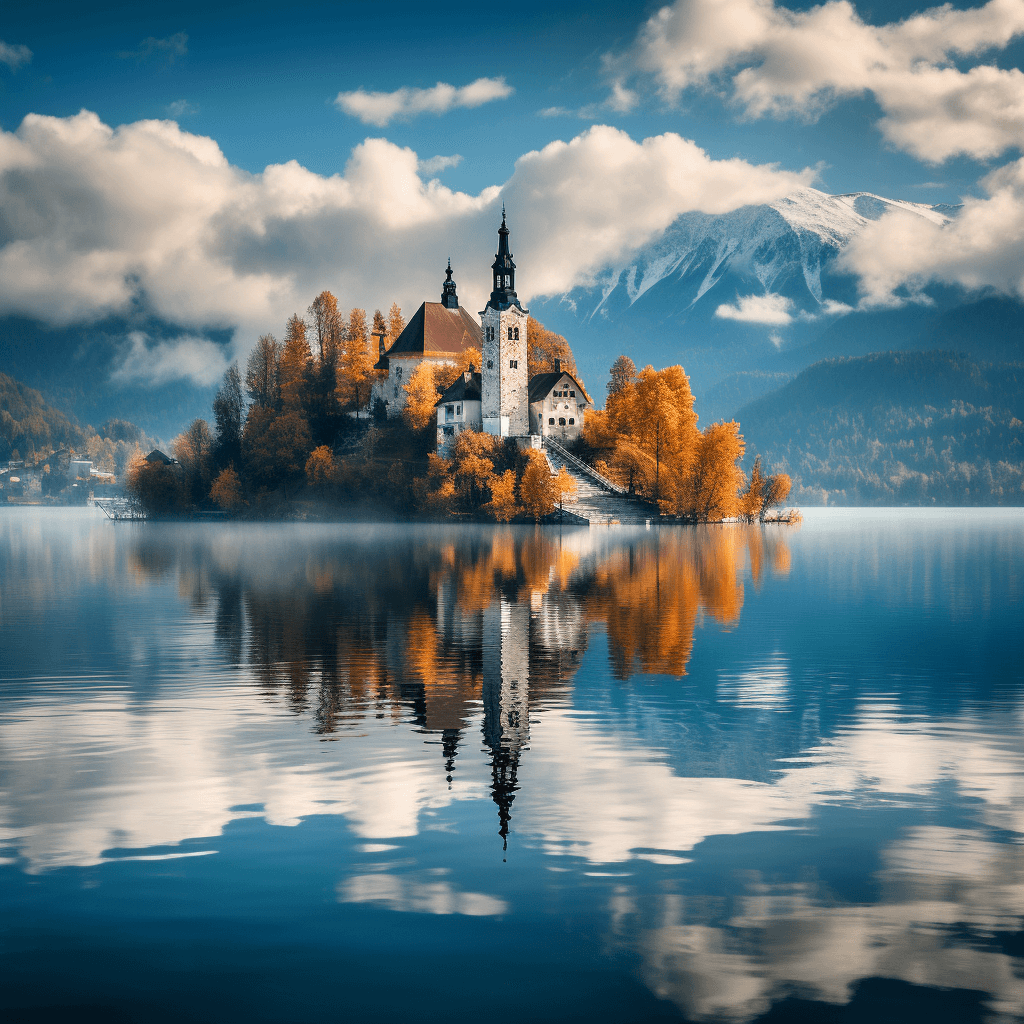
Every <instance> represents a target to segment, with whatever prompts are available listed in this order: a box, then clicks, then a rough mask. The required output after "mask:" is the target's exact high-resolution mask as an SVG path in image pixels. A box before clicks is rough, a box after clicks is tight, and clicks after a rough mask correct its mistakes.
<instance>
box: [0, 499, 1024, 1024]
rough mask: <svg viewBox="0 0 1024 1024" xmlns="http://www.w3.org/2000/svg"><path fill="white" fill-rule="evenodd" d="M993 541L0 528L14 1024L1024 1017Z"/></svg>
mask: <svg viewBox="0 0 1024 1024" xmlns="http://www.w3.org/2000/svg"><path fill="white" fill-rule="evenodd" d="M1022 606H1024V514H1022V512H1021V511H1017V510H1014V511H986V510H980V511H979V510H974V511H963V512H960V511H950V510H946V511H941V510H940V511H937V510H927V511H918V510H906V509H904V510H842V509H835V510H811V511H810V512H809V513H808V515H807V519H806V521H805V523H804V524H803V526H802V527H801V528H799V529H793V528H785V527H767V528H764V529H762V528H741V527H715V528H708V529H687V528H660V529H652V530H635V531H634V530H630V529H625V528H621V529H610V530H609V529H605V530H598V529H595V530H593V531H586V530H582V531H580V530H562V531H559V530H557V529H540V530H534V529H508V528H493V529H492V528H473V527H470V528H467V527H459V528H455V529H447V528H430V527H422V526H345V525H338V526H334V525H332V526H280V525H274V526H229V525H220V524H214V525H205V524H203V525H196V526H178V525H169V524H166V525H162V524H149V523H144V524H111V523H108V522H107V521H106V520H104V519H103V517H102V515H101V514H100V513H99V512H98V511H95V510H81V511H71V510H41V509H30V508H10V509H3V510H0V1016H2V1017H3V1019H4V1020H6V1021H13V1020H26V1021H40V1020H50V1019H52V1020H69V1021H81V1020H104V1021H111V1020H113V1021H136V1020H137V1021H162V1020H174V1021H181V1020H195V1021H243V1020H244V1021H257V1020H273V1021H314V1020H323V1019H332V1020H333V1019H339V1020H345V1021H366V1020H371V1019H373V1020H408V1021H445V1022H456V1021H458V1022H461V1021H480V1020H485V1019H492V1018H499V1019H502V1020H510V1021H520V1022H529V1021H540V1020H574V1021H575V1020H581V1021H582V1020H586V1021H595V1022H597V1021H614V1022H623V1021H653V1020H665V1021H672V1020H680V1019H689V1020H695V1021H706V1020H722V1019H725V1020H732V1021H752V1020H758V1019H763V1020H772V1021H789V1020H800V1021H812V1020H830V1021H861V1020H865V1021H866V1020H870V1021H872V1022H875V1021H881V1020H894V1021H895V1020H899V1021H908V1020H928V1021H941V1020H957V1021H972V1020H1014V1019H1019V1018H1021V1017H1022V1016H1024V668H1022V664H1021V657H1020V638H1021V635H1022V630H1021V621H1022Z"/></svg>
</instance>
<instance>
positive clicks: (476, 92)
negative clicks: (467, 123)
mask: <svg viewBox="0 0 1024 1024" xmlns="http://www.w3.org/2000/svg"><path fill="white" fill-rule="evenodd" d="M513 92H514V90H513V88H512V86H510V85H509V84H508V83H506V81H505V79H504V78H478V79H477V80H476V81H475V82H470V83H469V85H464V86H462V87H461V88H458V89H457V88H455V86H453V85H448V84H447V83H446V82H438V83H437V85H435V86H434V87H433V88H431V89H410V88H403V89H396V90H395V91H394V92H367V91H366V90H365V89H356V91H355V92H339V93H338V95H337V97H336V98H335V100H334V104H335V106H336V107H337V108H338V109H339V110H342V111H344V112H345V113H346V114H350V115H351V116H352V117H358V118H359V120H360V121H362V122H363V123H364V124H374V125H377V127H378V128H383V127H384V126H385V125H386V124H388V123H389V122H391V121H393V120H394V119H395V118H409V117H416V116H417V115H418V114H445V113H447V112H448V111H449V110H453V109H454V108H455V107H479V106H482V105H483V104H484V103H490V102H491V100H503V99H506V98H507V97H509V96H511V95H512V93H513Z"/></svg>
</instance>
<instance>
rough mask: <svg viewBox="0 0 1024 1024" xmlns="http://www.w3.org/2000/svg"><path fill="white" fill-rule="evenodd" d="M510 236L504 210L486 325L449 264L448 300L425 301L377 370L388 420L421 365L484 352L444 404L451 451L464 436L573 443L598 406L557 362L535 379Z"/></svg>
mask: <svg viewBox="0 0 1024 1024" xmlns="http://www.w3.org/2000/svg"><path fill="white" fill-rule="evenodd" d="M509 235H510V231H509V229H508V226H507V225H506V222H505V210H504V208H502V211H501V227H499V228H498V251H497V253H495V256H494V262H493V263H492V264H491V284H492V288H491V295H490V298H489V299H488V300H487V305H486V306H485V307H484V309H483V310H482V311H481V312H480V322H479V323H478V322H477V320H476V318H475V317H474V316H473V315H472V314H471V313H469V311H468V310H466V309H465V308H463V307H462V306H460V305H459V298H458V294H457V292H456V284H455V281H454V279H453V276H452V265H451V260H449V261H448V269H447V272H446V279H445V282H444V284H443V286H442V289H441V301H440V302H424V303H422V304H421V305H420V307H419V309H417V310H416V312H415V314H414V315H413V316H412V318H411V319H410V320H409V323H408V324H407V325H406V327H405V330H403V331H402V333H401V334H400V335H399V336H398V337H397V338H396V339H395V341H394V343H393V344H392V345H391V347H390V348H388V349H387V350H386V351H385V346H384V341H383V338H382V339H381V341H380V353H379V356H380V358H379V359H378V361H377V363H376V364H375V367H374V368H375V369H377V370H380V371H382V373H381V374H380V377H379V378H378V380H377V381H376V383H375V384H374V385H373V391H372V394H371V405H373V406H376V405H377V403H378V402H380V403H383V405H384V408H385V409H386V412H387V416H388V418H389V419H390V418H392V417H395V416H400V415H401V414H402V410H403V409H404V407H405V400H406V391H405V385H406V384H407V383H408V381H409V378H410V377H411V375H412V374H413V372H414V371H415V370H416V369H417V367H418V366H420V364H422V363H424V362H432V363H435V364H448V365H451V364H453V363H456V362H459V361H460V360H461V358H463V357H464V354H465V353H466V352H467V351H469V350H470V349H477V350H479V351H480V352H481V354H482V363H483V365H482V366H481V367H480V369H479V371H478V370H477V369H476V368H475V367H470V369H469V370H467V371H466V372H465V373H463V374H462V375H461V376H459V377H458V378H457V379H456V380H455V382H454V383H453V384H452V385H451V386H450V387H449V388H448V389H447V390H446V391H445V392H444V394H443V395H442V396H441V397H440V399H439V400H438V402H437V405H436V410H437V446H438V449H439V450H440V451H442V452H444V451H447V450H448V449H449V448H450V446H451V445H452V444H454V442H455V439H456V438H457V437H458V435H459V434H460V433H462V432H463V431H464V430H476V431H484V432H486V433H488V434H497V435H500V436H502V437H513V438H517V439H521V441H520V443H523V444H529V445H531V446H533V447H539V446H540V439H541V437H551V438H553V439H555V440H558V441H571V440H573V439H575V438H576V437H578V436H579V433H580V430H581V429H582V427H583V416H584V412H585V410H586V409H587V408H590V407H592V406H593V402H592V400H591V398H590V396H589V395H588V394H587V392H586V390H585V389H584V388H583V386H582V385H581V384H580V383H579V381H577V380H576V378H575V377H574V376H573V375H572V374H571V373H569V372H568V371H565V370H563V369H562V368H561V365H560V363H559V362H558V361H557V360H556V361H555V368H554V371H553V372H546V373H538V374H534V375H533V377H530V375H529V366H528V362H527V352H528V346H527V340H528V339H527V323H528V317H529V312H530V311H529V310H528V309H524V308H523V306H522V303H520V301H519V298H518V296H517V295H516V265H515V262H514V261H513V259H512V252H511V250H510V248H509Z"/></svg>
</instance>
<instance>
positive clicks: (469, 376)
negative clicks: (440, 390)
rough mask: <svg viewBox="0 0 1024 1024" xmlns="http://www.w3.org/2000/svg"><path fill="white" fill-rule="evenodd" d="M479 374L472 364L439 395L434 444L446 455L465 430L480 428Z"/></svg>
mask: <svg viewBox="0 0 1024 1024" xmlns="http://www.w3.org/2000/svg"><path fill="white" fill-rule="evenodd" d="M480 387H481V376H480V374H479V373H476V372H475V371H474V369H473V367H472V366H471V367H470V368H469V369H468V370H467V371H466V372H465V373H463V374H460V376H459V377H458V378H457V379H456V381H455V383H454V384H452V385H451V387H449V388H448V390H447V391H445V393H444V394H443V395H442V396H441V398H440V400H439V401H438V402H437V405H436V406H435V408H436V409H437V448H438V451H439V452H441V454H443V455H447V454H448V452H449V451H450V450H451V446H452V445H453V444H454V443H455V441H456V440H457V439H458V436H459V434H461V433H462V432H463V431H464V430H477V431H479V430H482V429H483V422H484V421H483V416H482V414H481V411H480V410H481V405H480Z"/></svg>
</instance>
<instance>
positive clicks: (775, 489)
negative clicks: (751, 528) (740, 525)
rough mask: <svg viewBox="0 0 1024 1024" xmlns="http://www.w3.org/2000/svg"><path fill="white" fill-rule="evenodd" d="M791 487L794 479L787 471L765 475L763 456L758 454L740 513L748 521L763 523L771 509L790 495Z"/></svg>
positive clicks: (741, 503) (742, 500) (743, 496)
mask: <svg viewBox="0 0 1024 1024" xmlns="http://www.w3.org/2000/svg"><path fill="white" fill-rule="evenodd" d="M791 487H792V481H791V480H790V479H789V476H788V474H786V473H778V474H776V475H775V476H765V475H764V473H763V472H762V471H761V456H760V455H758V457H757V458H756V459H754V465H753V467H752V468H751V470H750V481H749V482H748V484H747V489H746V491H744V493H743V494H742V495H741V497H740V506H739V508H740V515H741V516H742V517H743V518H744V519H746V520H747V522H751V523H752V522H754V521H755V520H756V521H758V522H761V523H763V522H764V521H765V518H766V517H767V515H768V512H769V510H770V509H772V508H774V507H775V506H776V505H781V504H782V503H783V502H784V501H785V500H786V498H787V497H789V491H790V488H791Z"/></svg>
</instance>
